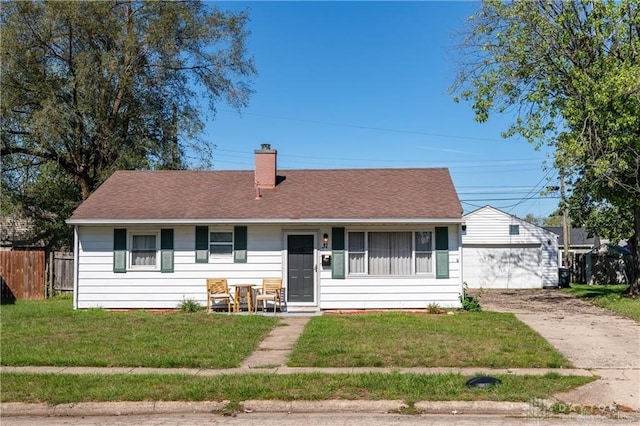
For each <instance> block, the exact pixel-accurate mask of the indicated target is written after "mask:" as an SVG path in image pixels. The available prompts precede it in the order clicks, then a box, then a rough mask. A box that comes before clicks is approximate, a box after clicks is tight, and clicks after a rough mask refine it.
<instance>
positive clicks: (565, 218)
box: [560, 170, 571, 268]
mask: <svg viewBox="0 0 640 426" xmlns="http://www.w3.org/2000/svg"><path fill="white" fill-rule="evenodd" d="M565 201H566V193H565V188H564V170H560V202H561V205H562V241H563V243H564V247H563V249H564V267H565V268H571V257H570V256H569V245H570V243H571V241H570V240H571V230H570V229H569V215H568V214H567V205H566V203H565Z"/></svg>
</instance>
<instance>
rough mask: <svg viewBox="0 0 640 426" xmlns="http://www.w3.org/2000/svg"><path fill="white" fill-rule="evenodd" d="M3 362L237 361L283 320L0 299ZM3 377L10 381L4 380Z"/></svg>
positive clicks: (200, 364)
mask: <svg viewBox="0 0 640 426" xmlns="http://www.w3.org/2000/svg"><path fill="white" fill-rule="evenodd" d="M0 318H1V321H2V323H1V324H2V330H1V331H2V333H1V335H0V345H1V346H0V347H1V348H2V360H1V362H2V365H14V366H15V365H54V366H96V367H110V366H128V367H137V366H144V367H193V368H231V367H237V366H239V365H240V362H241V361H242V360H243V359H244V358H246V357H247V356H248V355H249V354H250V353H251V352H252V351H253V350H254V349H255V348H256V346H257V345H258V343H259V342H260V341H261V340H262V339H264V337H265V336H266V335H267V334H268V333H269V331H270V330H271V329H272V328H273V327H274V326H275V325H276V324H277V322H278V319H276V318H272V317H265V316H259V315H242V316H239V315H238V316H234V315H227V314H207V313H205V312H199V313H181V312H176V313H166V314H162V313H151V312H145V311H131V312H111V311H107V310H103V309H89V310H77V311H74V310H73V309H72V302H71V300H70V299H69V298H54V299H49V300H45V301H22V300H18V301H16V303H15V304H13V305H2V307H0ZM3 385H4V384H3Z"/></svg>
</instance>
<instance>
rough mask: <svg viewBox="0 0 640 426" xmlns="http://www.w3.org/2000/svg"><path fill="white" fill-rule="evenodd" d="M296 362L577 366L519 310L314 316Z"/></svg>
mask: <svg viewBox="0 0 640 426" xmlns="http://www.w3.org/2000/svg"><path fill="white" fill-rule="evenodd" d="M288 365H289V366H290V367H423V366H428V367H492V368H559V367H571V363H570V362H569V361H567V360H566V359H565V358H564V357H563V356H562V355H561V354H560V353H559V352H558V351H556V350H555V349H554V348H553V347H552V346H551V345H550V344H549V343H548V342H547V341H546V340H544V339H543V338H542V337H541V336H540V335H539V334H538V333H536V332H535V331H533V330H532V329H531V328H529V327H527V326H526V325H525V324H523V323H522V322H520V321H519V320H518V319H517V318H516V317H515V316H514V315H513V314H505V313H496V312H468V313H456V314H454V315H427V314H410V313H399V312H388V313H375V314H373V313H371V314H357V315H345V316H338V315H335V316H334V315H325V316H322V317H314V318H312V319H311V321H310V322H309V324H307V326H306V328H305V331H304V333H303V334H302V336H301V337H300V338H299V339H298V341H297V343H296V345H295V347H294V350H293V353H292V356H291V360H290V362H289V363H288Z"/></svg>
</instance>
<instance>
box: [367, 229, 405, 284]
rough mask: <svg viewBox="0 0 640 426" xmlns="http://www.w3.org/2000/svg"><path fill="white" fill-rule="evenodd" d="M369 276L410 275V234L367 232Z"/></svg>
mask: <svg viewBox="0 0 640 426" xmlns="http://www.w3.org/2000/svg"><path fill="white" fill-rule="evenodd" d="M369 274H370V275H410V274H411V232H369Z"/></svg>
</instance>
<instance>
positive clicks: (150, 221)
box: [66, 217, 463, 225]
mask: <svg viewBox="0 0 640 426" xmlns="http://www.w3.org/2000/svg"><path fill="white" fill-rule="evenodd" d="M66 222H67V224H69V225H160V224H172V225H173V224H175V225H195V224H319V223H320V224H361V223H371V224H387V223H393V224H412V223H415V224H422V223H437V224H445V223H446V224H456V223H462V222H463V219H462V217H449V218H441V217H439V218H429V217H425V218H303V219H291V218H273V219H260V218H250V219H234V218H229V219H204V218H203V219H81V218H76V219H74V218H71V219H67V221H66Z"/></svg>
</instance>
